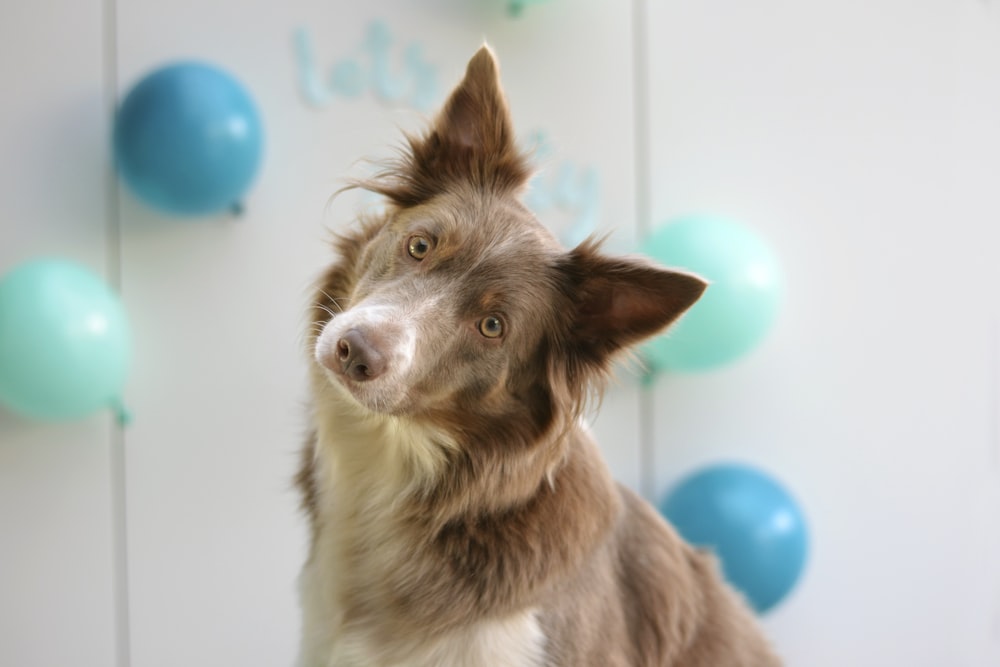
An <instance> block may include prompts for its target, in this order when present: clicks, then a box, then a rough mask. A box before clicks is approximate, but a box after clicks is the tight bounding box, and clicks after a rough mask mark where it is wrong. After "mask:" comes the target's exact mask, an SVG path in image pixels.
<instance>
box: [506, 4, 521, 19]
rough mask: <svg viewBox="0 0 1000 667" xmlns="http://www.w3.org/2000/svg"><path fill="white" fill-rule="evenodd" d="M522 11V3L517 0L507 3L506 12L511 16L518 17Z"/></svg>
mask: <svg viewBox="0 0 1000 667" xmlns="http://www.w3.org/2000/svg"><path fill="white" fill-rule="evenodd" d="M523 12H524V5H523V4H522V3H521V2H520V1H519V0H511V3H510V4H509V5H507V13H508V14H509V15H510V16H512V17H515V18H516V17H518V16H520V15H521V14H522V13H523Z"/></svg>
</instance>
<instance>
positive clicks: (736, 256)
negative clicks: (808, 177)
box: [642, 216, 784, 372]
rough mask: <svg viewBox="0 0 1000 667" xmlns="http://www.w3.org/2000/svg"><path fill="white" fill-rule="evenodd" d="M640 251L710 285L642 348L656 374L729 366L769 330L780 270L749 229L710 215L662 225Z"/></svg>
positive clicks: (779, 296) (777, 297)
mask: <svg viewBox="0 0 1000 667" xmlns="http://www.w3.org/2000/svg"><path fill="white" fill-rule="evenodd" d="M642 252H643V253H645V254H647V255H649V256H650V257H652V258H654V259H655V260H656V261H658V262H660V263H661V264H665V265H667V266H671V267H676V268H680V269H686V270H688V271H691V272H693V273H696V274H698V275H700V276H702V277H703V278H707V279H708V281H709V282H710V285H709V287H708V289H707V290H706V291H705V294H704V295H703V296H702V297H701V299H700V300H699V301H698V302H697V303H696V304H695V305H694V306H692V308H691V310H689V311H688V313H687V314H686V315H684V317H683V318H682V319H681V320H680V321H679V322H678V323H677V324H676V325H675V326H673V327H672V328H671V329H670V330H669V331H668V332H667V333H666V334H665V335H663V336H660V337H658V338H655V339H653V340H652V341H650V342H649V343H647V344H646V346H645V347H644V348H643V353H644V356H645V358H646V360H647V362H649V364H650V366H651V367H652V370H653V371H661V370H667V371H687V372H690V371H702V370H708V369H711V368H715V367H718V366H721V365H723V364H727V363H729V362H731V361H733V360H735V359H737V358H739V357H741V356H743V355H744V354H746V353H747V352H749V351H750V350H752V349H753V348H755V347H756V346H757V345H758V343H760V342H761V340H763V339H764V337H765V335H766V334H767V332H768V331H769V330H770V329H771V326H772V325H773V324H774V321H775V319H776V317H777V315H778V311H779V309H780V305H781V301H782V295H783V292H784V288H783V281H782V273H781V267H780V266H779V264H778V260H777V257H776V256H775V255H774V253H773V252H772V250H771V249H770V247H768V245H767V244H766V243H765V242H764V241H763V240H762V239H761V238H760V237H759V236H757V235H756V234H754V233H753V232H752V231H751V230H750V229H748V228H747V227H744V226H742V225H740V224H737V223H734V222H731V221H729V220H726V219H723V218H717V217H711V216H690V217H684V218H680V219H677V220H675V221H672V222H670V223H668V224H667V225H665V226H663V227H661V228H659V229H657V230H656V231H655V232H654V233H653V234H652V235H651V236H650V237H649V238H648V239H647V240H646V242H645V243H644V244H643V246H642Z"/></svg>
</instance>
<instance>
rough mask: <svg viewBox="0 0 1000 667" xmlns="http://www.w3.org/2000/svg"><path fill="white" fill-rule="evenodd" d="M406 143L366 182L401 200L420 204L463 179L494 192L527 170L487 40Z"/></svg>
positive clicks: (512, 185) (523, 179) (520, 179)
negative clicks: (420, 131) (425, 126)
mask: <svg viewBox="0 0 1000 667" xmlns="http://www.w3.org/2000/svg"><path fill="white" fill-rule="evenodd" d="M408 143H409V151H408V152H407V154H406V155H404V157H403V159H402V160H401V161H400V162H399V164H397V165H396V166H395V167H394V168H393V169H391V170H389V171H388V172H386V173H384V174H382V176H381V178H379V179H376V181H375V182H373V183H365V184H364V186H365V187H366V188H368V189H371V190H374V191H376V192H379V193H381V194H383V195H385V196H387V197H388V198H389V199H391V200H392V201H393V202H394V203H396V204H398V205H400V206H413V205H416V204H420V203H422V202H425V201H427V200H428V199H430V198H431V197H433V196H434V195H436V194H439V193H441V192H443V191H445V190H446V189H447V188H449V187H452V186H454V185H455V184H460V183H463V182H464V183H470V184H471V185H473V186H475V187H477V188H479V189H483V190H490V191H493V192H501V193H502V192H511V191H517V190H520V189H521V188H522V187H523V186H524V185H525V184H526V183H527V181H528V179H529V178H530V176H531V168H530V166H529V164H528V161H527V159H526V158H525V157H524V155H523V154H521V152H520V151H519V150H518V149H517V145H516V142H515V140H514V130H513V123H512V122H511V118H510V112H509V110H508V108H507V101H506V99H505V97H504V93H503V88H502V87H501V85H500V68H499V66H498V65H497V61H496V58H495V56H494V55H493V52H492V51H491V50H490V48H489V47H488V46H486V45H485V44H484V45H483V46H482V47H481V48H480V49H479V51H477V52H476V54H475V55H474V56H473V57H472V60H470V61H469V64H468V67H467V68H466V71H465V78H463V79H462V82H461V83H460V84H459V85H458V87H456V88H455V90H453V91H452V93H451V95H450V96H449V98H448V101H447V102H446V103H445V105H444V108H443V109H442V110H441V112H440V114H438V116H437V118H436V119H435V122H434V124H433V125H432V126H431V129H430V131H428V132H427V133H426V134H425V135H424V136H421V137H412V136H411V137H408Z"/></svg>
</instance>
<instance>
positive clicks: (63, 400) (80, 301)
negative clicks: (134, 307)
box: [0, 259, 131, 421]
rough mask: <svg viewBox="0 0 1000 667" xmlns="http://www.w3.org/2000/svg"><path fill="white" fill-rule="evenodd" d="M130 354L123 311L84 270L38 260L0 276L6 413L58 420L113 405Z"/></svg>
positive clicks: (0, 384)
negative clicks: (7, 409)
mask: <svg viewBox="0 0 1000 667" xmlns="http://www.w3.org/2000/svg"><path fill="white" fill-rule="evenodd" d="M130 357H131V337H130V333H129V326H128V321H127V318H126V315H125V310H124V308H123V307H122V304H121V302H120V300H119V299H118V297H117V296H116V295H115V294H114V293H113V292H112V291H111V289H110V288H109V287H108V286H107V284H106V283H105V282H104V281H103V280H102V279H101V278H99V277H98V276H96V275H94V274H93V273H92V272H90V271H89V270H87V269H85V268H83V267H81V266H79V265H77V264H75V263H73V262H68V261H64V260H59V259H39V260H35V261H31V262H27V263H24V264H21V265H19V266H17V267H15V268H14V269H12V270H11V271H10V272H9V273H8V274H7V275H5V276H4V277H3V278H2V280H0V403H2V404H3V405H5V406H6V407H7V408H9V409H10V410H12V411H14V412H17V413H20V414H22V415H24V416H27V417H30V418H33V419H41V420H53V421H61V420H70V419H77V418H80V417H84V416H86V415H89V414H90V413H92V412H94V411H96V410H100V409H102V408H108V407H112V408H116V407H118V406H119V405H120V397H121V394H122V388H123V385H124V383H125V378H126V375H127V373H128V367H129V360H130Z"/></svg>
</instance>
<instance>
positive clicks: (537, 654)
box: [298, 568, 545, 667]
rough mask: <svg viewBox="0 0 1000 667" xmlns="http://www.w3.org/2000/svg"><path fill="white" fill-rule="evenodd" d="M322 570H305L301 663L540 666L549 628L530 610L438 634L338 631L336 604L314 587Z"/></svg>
mask: <svg viewBox="0 0 1000 667" xmlns="http://www.w3.org/2000/svg"><path fill="white" fill-rule="evenodd" d="M318 574H319V573H318V572H315V571H310V570H309V569H308V568H307V569H306V570H305V571H303V577H302V582H301V583H302V592H303V605H304V606H305V607H306V608H305V609H304V611H305V614H304V619H305V624H306V625H305V627H304V628H303V643H302V655H301V656H300V658H299V662H298V667H542V666H543V665H544V664H545V633H544V632H543V631H542V628H541V625H540V624H539V622H538V614H537V612H535V611H534V610H529V611H526V612H523V613H520V614H517V615H515V616H512V617H510V618H506V619H503V620H499V621H482V622H479V623H475V624H471V625H469V626H468V627H464V628H461V629H459V630H455V631H453V632H450V633H447V634H445V635H442V636H440V637H433V638H427V637H399V638H398V639H397V640H396V641H393V642H391V643H389V644H386V643H385V642H377V641H373V640H372V639H370V638H369V637H368V635H367V634H366V633H365V631H364V630H363V629H360V630H355V629H352V630H349V631H346V632H340V631H339V627H338V626H339V625H340V624H339V621H338V619H337V613H336V610H333V609H330V608H329V607H328V606H327V605H323V604H322V603H320V604H319V608H315V607H314V608H309V605H310V604H313V605H315V604H317V603H319V600H318V599H317V598H316V596H315V595H310V593H309V592H310V591H313V592H315V591H317V590H319V586H317V584H318V583H319V582H316V581H312V579H313V578H314V577H316V576H317V575H318Z"/></svg>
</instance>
